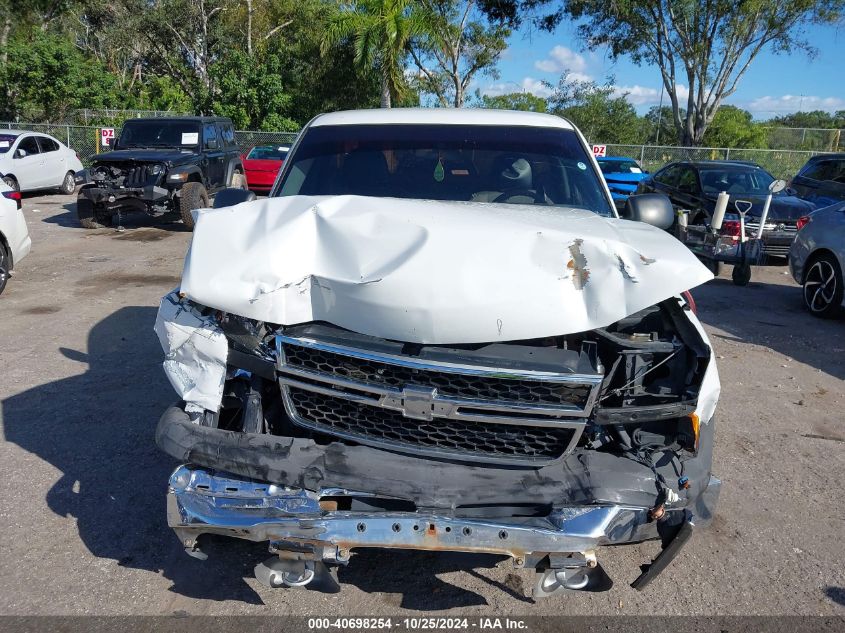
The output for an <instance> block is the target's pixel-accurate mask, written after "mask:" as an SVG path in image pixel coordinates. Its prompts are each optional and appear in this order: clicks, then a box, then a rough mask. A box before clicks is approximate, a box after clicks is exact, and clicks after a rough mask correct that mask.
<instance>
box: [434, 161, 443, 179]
mask: <svg viewBox="0 0 845 633" xmlns="http://www.w3.org/2000/svg"><path fill="white" fill-rule="evenodd" d="M445 177H446V174H445V172H444V170H443V163H441V162H440V159H439V158H438V159H437V167H435V168H434V179H435V180H436V181H437V182H443V178H445Z"/></svg>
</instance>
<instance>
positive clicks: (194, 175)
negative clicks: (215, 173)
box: [167, 165, 208, 189]
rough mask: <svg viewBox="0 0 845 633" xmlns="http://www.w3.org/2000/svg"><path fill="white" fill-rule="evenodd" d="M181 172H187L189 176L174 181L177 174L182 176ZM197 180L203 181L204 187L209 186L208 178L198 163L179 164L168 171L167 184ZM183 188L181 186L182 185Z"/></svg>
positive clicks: (179, 183)
mask: <svg viewBox="0 0 845 633" xmlns="http://www.w3.org/2000/svg"><path fill="white" fill-rule="evenodd" d="M181 174H187V178H185V179H184V180H181V179H180V180H178V181H174V180H173V178H174V177H175V176H180V175H181ZM191 181H197V182H201V183H202V184H203V186H204V187H206V188H207V187H208V179H207V178H206V177H205V174H203V172H202V170H201V169H200V168H199V166H198V165H178V166H176V167H174V168H173V169H170V170H168V171H167V184H168V185H173V184H178V185H182V184H185V183H186V182H191ZM180 189H181V187H180Z"/></svg>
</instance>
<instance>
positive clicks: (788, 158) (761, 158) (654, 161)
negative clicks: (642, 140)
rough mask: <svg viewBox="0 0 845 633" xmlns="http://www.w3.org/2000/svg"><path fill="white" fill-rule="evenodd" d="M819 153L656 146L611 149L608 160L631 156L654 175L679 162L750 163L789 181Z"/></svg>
mask: <svg viewBox="0 0 845 633" xmlns="http://www.w3.org/2000/svg"><path fill="white" fill-rule="evenodd" d="M821 153H823V152H816V151H797V150H782V149H731V148H729V147H671V146H665V147H656V146H652V145H607V155H608V156H627V157H629V158H634V159H636V160H638V161H639V163H640V165H642V167H643V169H645V170H647V171H650V172H653V171H656V170H658V169H660V168H661V167H663V165H665V164H667V163H671V162H674V161H677V160H746V161H751V162H753V163H757V164H758V165H760V166H761V167H762V168H763V169H765V170H766V171H768V172H770V173H771V174H772V175H773V176H775V178H783V179H786V180H788V179H789V178H792V177H793V176H794V175H795V174H797V173H798V170H799V169H801V167H803V166H804V163H806V162H807V160H809V158H810V157H811V156H815V155H817V154H821Z"/></svg>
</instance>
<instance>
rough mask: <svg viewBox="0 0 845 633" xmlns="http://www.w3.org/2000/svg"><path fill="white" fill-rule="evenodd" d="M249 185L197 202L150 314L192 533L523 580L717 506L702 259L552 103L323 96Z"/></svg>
mask: <svg viewBox="0 0 845 633" xmlns="http://www.w3.org/2000/svg"><path fill="white" fill-rule="evenodd" d="M236 197H237V198H239V199H237V198H236ZM249 197H254V195H253V194H252V193H250V192H248V191H244V190H243V189H227V190H224V191H221V192H220V193H219V194H218V195H217V197H216V198H215V207H216V208H214V209H200V210H198V211H197V221H196V226H195V232H194V235H193V240H192V242H191V246H190V250H189V251H188V255H187V257H186V260H185V268H184V272H183V274H182V281H181V284H180V286H179V289H178V292H173V293H171V294H170V295H168V296H167V297H165V298H164V299H163V300H162V302H161V307H160V309H159V314H158V319H157V321H156V325H155V329H156V331H157V333H158V335H159V339H160V341H161V342H162V346H163V348H164V352H165V359H166V360H165V361H164V369H165V372H166V373H167V376H168V378H169V379H170V382H171V384H172V385H173V386H174V388H175V390H176V392H177V394H178V395H179V400H180V402H179V403H178V404H176V405H174V406H173V407H171V408H170V409H168V410H167V411H166V412H165V413H164V415H163V416H162V418H161V421H160V422H159V425H158V430H157V432H156V442H157V443H158V445H159V447H160V448H162V449H163V450H164V451H165V452H167V453H168V454H169V455H171V456H172V457H175V458H176V459H178V460H180V461H181V462H182V463H183V464H185V465H184V466H180V467H179V468H178V469H177V470H176V471H175V472H174V473H173V475H172V477H171V480H170V487H169V498H168V501H167V508H168V521H169V524H170V526H171V527H172V528H174V530H175V531H176V534H177V535H178V537H179V541H180V543H181V544H182V545H183V546H185V547H186V548H187V550H188V552H189V553H190V554H192V555H194V556H200V557H201V556H202V555H203V554H202V551H201V550H202V542H201V539H202V535H204V534H206V533H212V534H220V535H230V536H234V537H236V538H242V539H247V540H253V541H269V542H270V549H271V552H273V553H274V554H275V556H274V557H273V558H272V559H270V560H268V561H266V562H265V563H261V564H260V565H258V566H256V568H255V571H256V577H257V578H258V579H259V580H260V581H261V582H262V583H264V584H265V585H267V586H270V587H281V586H290V587H296V586H304V585H308V584H309V583H311V582H312V581H315V582H314V586H320V587H324V588H325V587H334V586H336V584H337V583H336V579H335V577H334V575H333V574H334V571H335V567H337V566H339V565H346V564H348V563H349V562H350V559H351V557H352V555H353V554H354V550H356V549H357V548H385V549H415V550H430V551H438V552H445V551H454V552H475V553H481V552H484V553H488V554H495V555H501V556H505V557H509V558H510V559H511V562H512V564H513V565H514V566H515V567H517V568H522V569H535V570H536V571H537V574H538V578H537V585H536V586H535V589H534V596H535V597H542V596H547V595H550V594H552V593H558V592H559V591H560V592H561V593H562V592H563V591H564V590H568V589H585V590H591V591H596V590H599V589H607V588H609V586H610V584H609V581H610V579H609V577H608V576H607V574H606V573H605V572H604V571H603V570H602V568H601V566H600V565H599V563H598V560H597V558H596V556H597V555H596V550H597V549H598V548H599V547H600V546H604V545H610V544H616V545H618V544H622V543H638V542H640V541H644V540H647V539H653V538H660V539H661V540H662V543H663V546H664V548H663V549H662V551H661V553H660V554H658V556H657V558H656V559H655V560H654V562H653V563H652V564H651V565H650V566H648V568H647V570H646V571H644V573H642V574H640V576H639V577H638V578H637V579H636V580H635V581H634V582H633V586H634V587H635V588H637V589H642V588H643V587H645V586H646V585H647V584H648V583H649V582H650V581H651V580H652V579H653V578H655V577H656V576H657V575H658V574H659V573H660V571H661V570H662V569H664V568H665V567H666V565H667V564H668V563H669V561H671V560H672V559H673V558H674V557H675V556H676V554H677V553H678V551H679V550H680V549H681V547H682V546H683V544H684V543H685V542H687V540H688V539H689V537H690V535H691V534H692V533H693V530H694V529H695V530H698V529H700V528H703V527H704V526H705V525H707V523H708V522H710V521H711V520H712V518H713V515H714V512H715V507H716V502H717V499H718V496H719V489H720V482H719V480H718V479H716V478H715V477H712V476H711V461H712V450H713V438H714V434H713V433H714V427H715V409H716V401H717V399H718V396H719V377H718V372H717V370H716V360H715V357H714V355H713V352H712V350H711V348H710V345H709V343H708V341H707V335H706V333H705V332H704V329H703V328H702V326H701V324H700V323H699V321H698V319H697V318H696V316H695V313H694V310H693V307H692V302H691V301H690V298H689V295H688V294H685V292H686V291H687V290H688V289H689V288H693V287H695V286H698V285H699V284H702V283H704V282H706V281H709V280H710V279H712V278H713V276H712V275H711V274H710V273H709V272H708V271H707V269H705V268H704V267H703V266H702V265H701V264H700V263H699V262H698V260H697V259H696V258H695V256H694V255H693V254H692V253H691V252H690V251H689V250H688V249H687V248H686V247H685V246H684V245H683V244H681V243H680V242H679V241H678V240H676V239H675V238H674V237H672V236H671V235H670V234H669V233H667V232H666V231H665V230H662V229H665V228H668V226H670V225H671V224H672V222H673V221H674V212H673V210H672V205H671V203H670V201H669V199H668V198H666V197H665V196H661V195H657V194H646V195H632V196H630V197H629V198H628V200H627V202H626V204H627V215H629V216H630V217H631V218H635V219H639V220H643V221H640V222H634V221H630V220H623V219H620V218H619V217H618V216H617V213H616V209H615V205H614V204H613V200H612V198H611V196H610V192H609V190H608V188H607V186H606V184H605V182H604V180H603V179H602V177H601V172H600V171H599V168H598V165H597V164H596V161H595V159H594V158H593V156H592V152H591V151H590V148H589V146H588V145H587V144H586V142H585V140H584V137H583V136H582V135H581V134H580V133H579V132H578V130H577V129H575V127H574V126H573V125H571V124H570V123H569V122H568V121H566V120H564V119H562V118H560V117H556V116H550V115H545V114H537V113H529V112H504V111H494V110H464V109H460V110H451V109H447V108H426V109H419V110H416V109H411V108H396V109H393V110H364V111H358V112H335V113H332V114H326V115H322V116H318V117H316V118H315V119H313V120H312V121H311V122H310V123H309V124H308V126H307V127H306V128H305V130H303V132H302V133H301V134H300V136H299V138H298V139H297V141H296V144H295V145H294V147H293V148H292V149H291V152H290V154H289V155H288V156H287V158H286V159H285V164H284V166H283V167H282V171H281V172H280V174H279V176H278V178H277V180H276V183H275V185H274V186H273V189H272V190H271V192H270V196H269V197H267V198H265V199H262V200H252V201H248V198H249ZM235 202H239V204H236V205H235V206H231V205H232V204H233V203H235ZM646 221H647V222H648V223H646ZM382 560H383V565H384V566H385V568H386V572H385V575H386V576H389V575H390V571H389V568H388V567H387V566H388V565H389V564H390V563H389V558H388V557H384V559H382ZM400 560H401V559H400ZM405 560H407V559H405ZM684 573H688V574H694V573H695V569H694V565H692V564H691V565H690V566H689V567H688V568H687V569H686V570H685V572H684ZM315 579H316V580H315Z"/></svg>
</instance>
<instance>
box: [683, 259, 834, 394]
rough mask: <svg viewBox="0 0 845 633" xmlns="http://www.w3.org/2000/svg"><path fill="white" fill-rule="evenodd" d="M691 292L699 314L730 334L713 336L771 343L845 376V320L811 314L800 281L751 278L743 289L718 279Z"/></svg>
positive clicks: (817, 367) (765, 344) (793, 355)
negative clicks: (768, 280) (786, 282)
mask: <svg viewBox="0 0 845 633" xmlns="http://www.w3.org/2000/svg"><path fill="white" fill-rule="evenodd" d="M784 270H786V269H784ZM789 280H790V282H791V277H790V278H789ZM692 294H693V297H694V298H695V302H696V304H697V306H698V318H699V319H701V321H702V322H703V323H706V324H707V325H709V326H712V327H715V328H719V329H720V330H723V331H724V332H726V333H727V336H723V335H720V334H715V335H714V336H715V337H717V338H724V339H727V340H735V339H739V340H742V341H745V342H748V343H752V344H754V345H760V346H763V347H768V348H770V349H772V350H774V351H776V352H778V353H780V354H783V355H785V356H788V357H789V358H793V359H795V360H796V361H798V362H800V363H804V364H806V365H809V366H811V367H815V368H816V369H820V370H821V371H823V372H825V373H827V374H830V375H831V376H834V377H836V378H839V379H845V318H842V317H840V318H837V319H829V320H826V319H819V318H816V317H814V316H812V315H811V314H810V313H809V312H808V311H807V310H806V309H805V308H804V303H803V299H802V297H801V288H800V287H799V286H798V285H795V284H792V285H780V284H771V283H763V282H755V281H753V280H752V281H751V283H750V284H749V285H748V286H745V287H740V286H735V285H733V283H732V282H731V281H729V280H727V279H722V278H717V279H714V280H713V281H711V282H709V283H707V284H705V285H703V286H700V287H698V288H693V290H692ZM749 371H750V369H749Z"/></svg>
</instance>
